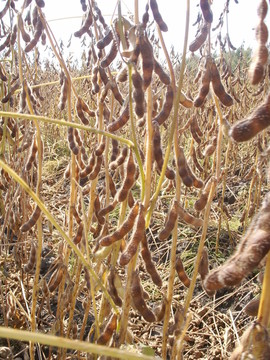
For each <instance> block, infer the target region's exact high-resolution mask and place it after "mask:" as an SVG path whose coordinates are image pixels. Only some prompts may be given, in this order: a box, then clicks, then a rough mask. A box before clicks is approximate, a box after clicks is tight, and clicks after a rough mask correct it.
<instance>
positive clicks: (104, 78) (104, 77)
mask: <svg viewBox="0 0 270 360" xmlns="http://www.w3.org/2000/svg"><path fill="white" fill-rule="evenodd" d="M98 72H99V75H100V78H101V81H102V82H103V84H104V85H105V86H106V85H107V83H108V81H109V79H108V76H107V74H106V71H105V69H103V67H101V66H99V67H98Z"/></svg>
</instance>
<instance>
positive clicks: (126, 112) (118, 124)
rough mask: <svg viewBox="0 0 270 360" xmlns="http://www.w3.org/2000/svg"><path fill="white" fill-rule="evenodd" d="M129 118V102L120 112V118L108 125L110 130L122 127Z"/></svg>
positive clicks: (113, 130)
mask: <svg viewBox="0 0 270 360" xmlns="http://www.w3.org/2000/svg"><path fill="white" fill-rule="evenodd" d="M128 119H129V104H128V103H127V104H126V106H125V107H124V110H123V111H122V113H121V114H120V116H119V118H118V119H117V120H116V121H114V122H112V123H111V124H109V125H108V131H109V132H115V131H116V130H118V129H120V128H121V127H123V126H124V125H125V124H126V123H127V122H128Z"/></svg>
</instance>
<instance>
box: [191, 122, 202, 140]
mask: <svg viewBox="0 0 270 360" xmlns="http://www.w3.org/2000/svg"><path fill="white" fill-rule="evenodd" d="M197 130H198V131H197ZM190 132H191V135H192V137H193V139H194V140H195V141H196V143H197V144H200V143H201V138H200V136H202V135H200V136H199V133H201V130H200V129H199V126H198V123H197V120H196V117H195V116H193V118H192V120H191V122H190Z"/></svg>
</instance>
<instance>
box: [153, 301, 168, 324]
mask: <svg viewBox="0 0 270 360" xmlns="http://www.w3.org/2000/svg"><path fill="white" fill-rule="evenodd" d="M166 305H167V300H166V298H165V297H164V298H163V300H162V303H161V304H160V305H158V306H157V307H155V308H154V310H153V311H154V314H155V316H156V321H162V320H163V318H164V315H165V310H166Z"/></svg>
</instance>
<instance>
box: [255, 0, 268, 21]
mask: <svg viewBox="0 0 270 360" xmlns="http://www.w3.org/2000/svg"><path fill="white" fill-rule="evenodd" d="M267 11H268V5H267V1H266V0H261V1H260V3H259V5H258V8H257V14H258V17H259V18H260V20H264V19H265V18H266V15H267Z"/></svg>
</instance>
